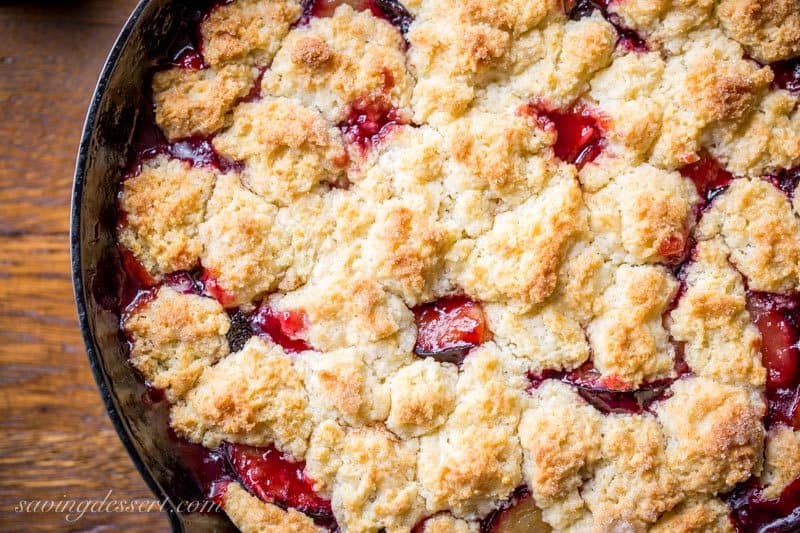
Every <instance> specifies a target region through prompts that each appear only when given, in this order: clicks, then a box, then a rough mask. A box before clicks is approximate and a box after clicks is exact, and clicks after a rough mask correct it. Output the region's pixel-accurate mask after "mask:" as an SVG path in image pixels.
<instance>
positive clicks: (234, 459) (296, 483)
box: [222, 444, 332, 517]
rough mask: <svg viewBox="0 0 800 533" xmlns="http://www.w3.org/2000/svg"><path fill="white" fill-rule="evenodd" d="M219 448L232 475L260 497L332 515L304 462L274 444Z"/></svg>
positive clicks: (329, 506)
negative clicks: (258, 446)
mask: <svg viewBox="0 0 800 533" xmlns="http://www.w3.org/2000/svg"><path fill="white" fill-rule="evenodd" d="M222 452H223V454H224V455H225V457H226V459H227V460H228V462H229V464H230V466H231V468H232V469H233V471H234V473H235V474H236V477H237V478H238V479H239V480H240V481H241V482H242V484H243V485H244V486H245V487H246V488H247V489H248V490H249V491H250V492H252V493H253V494H255V495H256V496H258V497H259V498H260V499H261V500H263V501H265V502H269V503H275V504H278V505H280V506H283V507H292V508H294V509H297V510H299V511H303V512H304V513H306V514H308V515H310V516H312V517H329V516H332V511H331V502H330V501H328V500H326V499H325V498H323V497H321V496H320V495H319V494H317V493H316V491H314V482H313V481H312V480H311V479H309V478H308V476H306V474H305V472H304V469H305V463H303V462H302V461H301V462H294V461H291V460H289V459H288V458H286V457H285V456H284V455H283V454H281V453H280V452H279V451H278V450H276V449H275V447H274V446H270V447H268V448H256V447H253V446H246V445H244V444H224V445H223V447H222Z"/></svg>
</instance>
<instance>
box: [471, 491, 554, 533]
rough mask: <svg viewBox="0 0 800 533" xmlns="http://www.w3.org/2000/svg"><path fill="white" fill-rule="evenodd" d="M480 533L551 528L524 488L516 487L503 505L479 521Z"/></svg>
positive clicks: (526, 532) (538, 532)
mask: <svg viewBox="0 0 800 533" xmlns="http://www.w3.org/2000/svg"><path fill="white" fill-rule="evenodd" d="M480 531H481V533H547V532H549V531H552V528H551V527H550V526H549V525H548V524H547V523H546V522H544V520H542V512H541V510H539V508H538V507H537V506H536V503H535V502H534V500H533V497H532V496H531V494H530V492H528V490H527V489H526V488H520V489H517V490H516V491H515V492H514V495H513V496H512V497H511V499H509V500H508V501H507V502H505V504H504V505H503V506H501V507H500V508H498V509H497V510H495V511H493V512H492V513H490V514H489V515H488V516H487V517H486V518H484V519H483V520H482V521H481V527H480Z"/></svg>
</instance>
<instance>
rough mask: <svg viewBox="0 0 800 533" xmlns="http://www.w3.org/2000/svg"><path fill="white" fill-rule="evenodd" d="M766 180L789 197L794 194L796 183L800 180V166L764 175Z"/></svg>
mask: <svg viewBox="0 0 800 533" xmlns="http://www.w3.org/2000/svg"><path fill="white" fill-rule="evenodd" d="M766 180H767V181H769V182H770V183H772V184H773V185H774V186H776V187H777V188H779V189H780V190H781V191H783V192H784V193H785V194H786V195H787V196H788V197H789V198H792V197H793V196H794V190H795V189H796V188H797V183H798V182H800V166H797V167H794V168H788V169H783V170H781V171H779V172H776V173H774V174H770V175H768V176H767V177H766Z"/></svg>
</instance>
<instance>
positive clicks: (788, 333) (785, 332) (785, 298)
mask: <svg viewBox="0 0 800 533" xmlns="http://www.w3.org/2000/svg"><path fill="white" fill-rule="evenodd" d="M748 308H749V311H750V315H751V317H752V318H753V322H754V323H755V325H756V327H757V328H758V331H759V332H760V333H761V361H762V363H763V365H764V368H766V369H767V402H768V412H767V420H766V424H767V426H768V427H770V426H772V425H773V424H775V423H777V422H782V423H784V424H787V425H789V426H792V427H794V428H795V429H800V408H799V407H798V403H800V401H799V400H798V395H800V348H798V343H799V342H800V328H799V327H798V324H800V322H798V321H799V320H800V294H798V293H795V294H791V295H781V294H770V293H759V292H753V291H751V292H749V293H748Z"/></svg>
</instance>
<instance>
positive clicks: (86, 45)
mask: <svg viewBox="0 0 800 533" xmlns="http://www.w3.org/2000/svg"><path fill="white" fill-rule="evenodd" d="M135 3H136V2H135V0H86V1H68V0H62V1H38V2H36V1H21V2H10V3H9V2H0V531H87V532H88V531H92V532H95V531H167V530H168V524H167V520H166V518H165V517H164V516H163V515H162V514H161V513H159V512H158V511H154V512H151V513H98V514H93V513H87V514H85V515H84V516H83V517H82V518H80V519H79V520H74V519H75V518H76V517H75V516H74V515H73V516H71V517H70V518H72V521H70V520H67V518H68V517H67V515H66V514H65V513H58V512H27V513H21V512H16V511H15V509H16V508H17V507H18V506H19V505H20V502H21V501H22V500H26V501H34V500H44V501H47V500H55V501H56V502H58V501H64V502H67V503H66V504H62V505H68V502H69V501H70V500H74V501H76V502H80V501H102V500H103V499H104V498H106V496H107V494H108V493H109V491H112V493H111V496H110V499H114V500H137V499H148V500H150V499H153V496H152V494H151V493H150V492H149V490H148V489H147V487H146V486H145V484H144V482H143V481H142V480H141V478H140V477H139V474H138V473H137V472H136V470H135V469H134V467H133V464H132V463H131V461H130V459H129V458H128V456H127V454H126V453H125V450H124V449H123V447H122V445H121V444H120V443H119V441H118V439H117V436H116V433H115V432H114V430H113V428H112V426H111V422H110V421H109V419H108V417H107V416H106V413H105V410H104V409H103V405H102V403H101V401H100V397H99V394H98V393H97V390H96V388H95V384H94V379H93V378H92V374H91V372H90V370H89V366H88V363H87V360H86V354H85V352H84V347H83V343H82V341H81V338H80V334H79V330H78V324H77V319H76V314H75V307H74V304H73V300H72V287H71V282H70V275H69V248H68V244H69V239H68V228H69V201H70V199H69V198H70V188H71V185H72V173H73V167H74V160H75V154H76V150H77V146H78V141H79V137H80V131H81V127H82V124H83V119H84V115H85V113H86V108H87V106H88V103H89V99H90V96H91V92H92V90H93V88H94V84H95V82H96V80H97V76H98V74H99V72H100V68H101V67H102V64H103V61H104V59H105V55H106V53H107V52H108V50H109V49H110V47H111V45H112V43H113V41H114V38H115V36H116V34H117V33H118V31H119V29H120V28H121V26H122V24H123V23H124V21H125V19H126V18H127V16H128V14H129V13H130V11H131V10H132V9H133V6H134V5H135ZM30 509H31V510H32V509H33V507H30Z"/></svg>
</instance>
